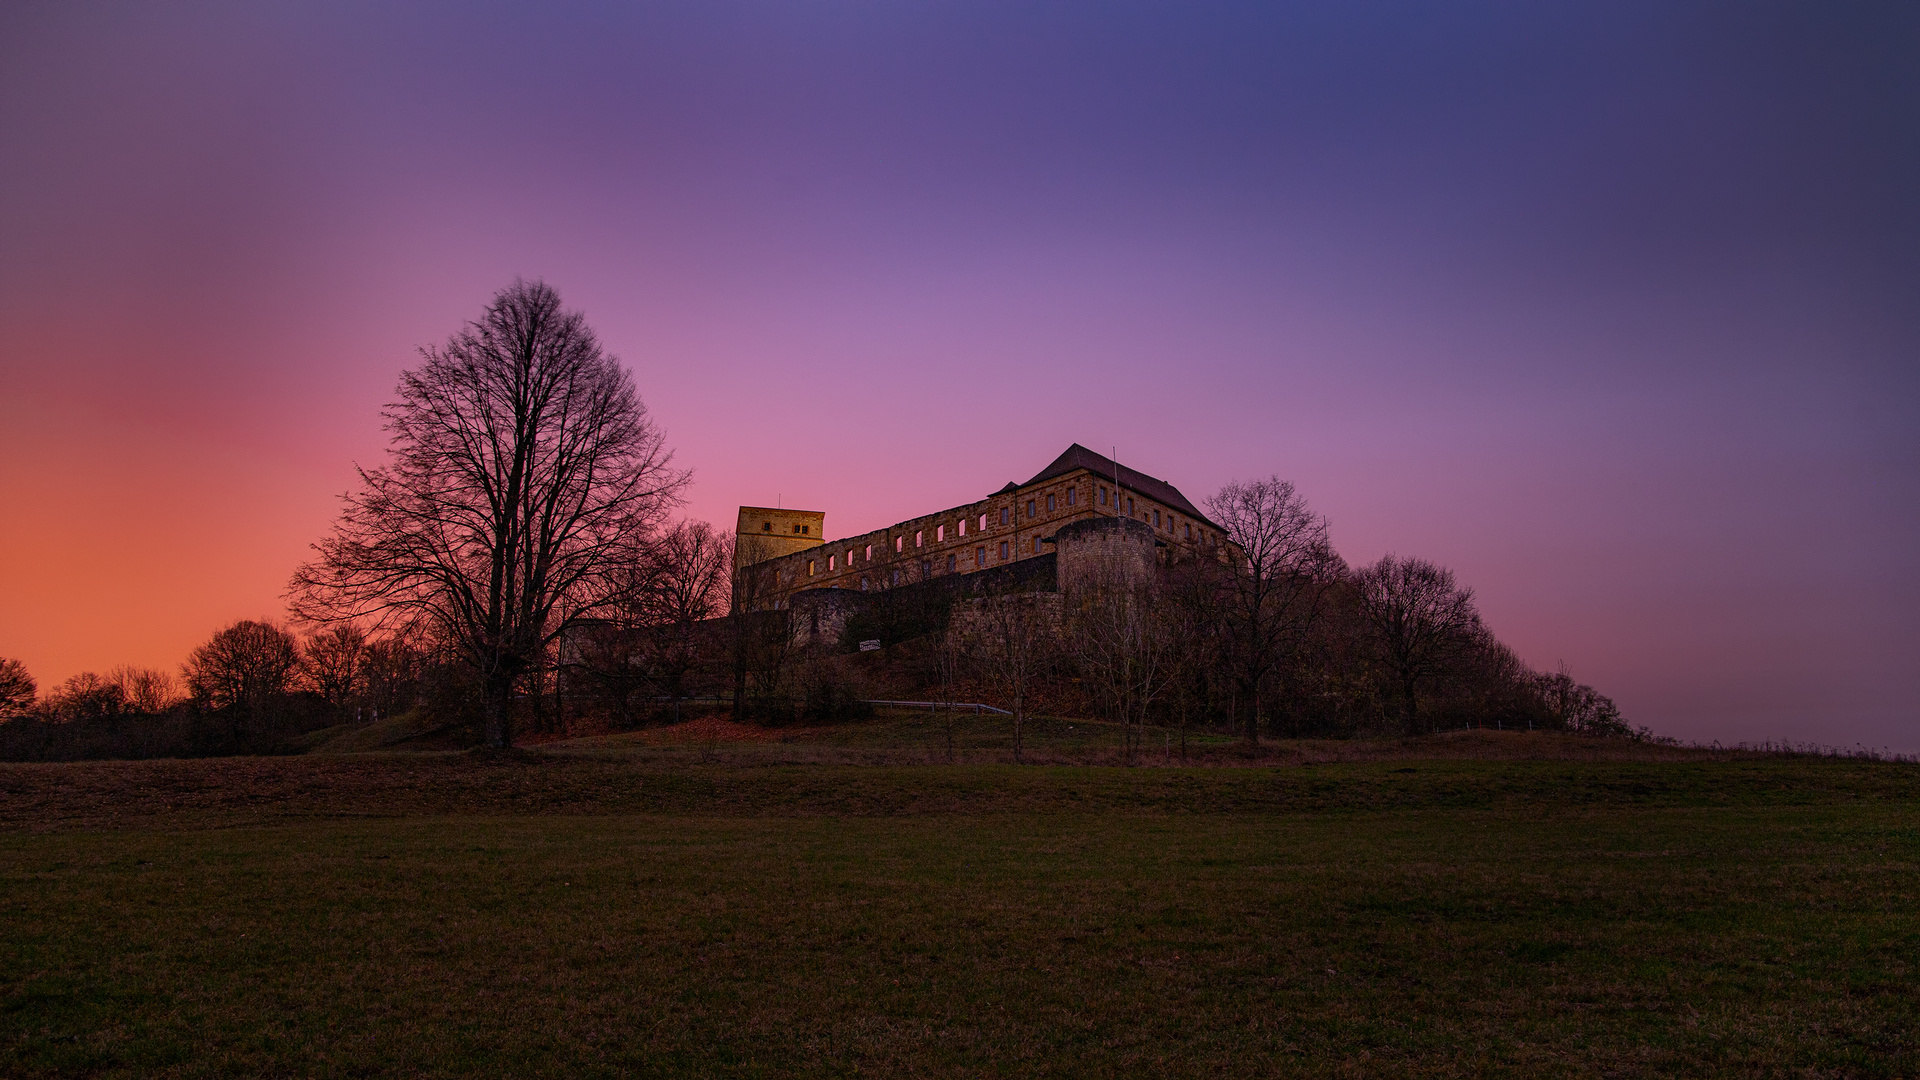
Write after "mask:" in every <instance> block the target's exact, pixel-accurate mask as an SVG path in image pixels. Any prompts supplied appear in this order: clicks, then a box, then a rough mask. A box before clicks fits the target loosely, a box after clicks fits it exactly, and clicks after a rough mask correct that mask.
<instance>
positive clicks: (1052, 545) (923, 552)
mask: <svg viewBox="0 0 1920 1080" xmlns="http://www.w3.org/2000/svg"><path fill="white" fill-rule="evenodd" d="M825 529H826V514H825V513H824V512H822V511H818V510H784V509H771V508H768V507H760V506H742V507H741V508H740V519H739V524H738V526H737V544H736V547H735V573H736V582H738V583H740V584H741V585H744V586H747V587H748V589H749V591H750V592H751V593H752V594H753V595H754V596H755V597H756V601H755V606H764V607H792V608H796V609H806V608H813V609H815V610H814V612H813V615H812V618H811V620H810V625H811V626H812V627H813V630H812V631H811V635H812V636H818V634H819V633H820V630H821V629H822V624H821V609H826V611H827V613H828V614H829V618H828V620H827V623H828V625H830V626H831V625H837V624H838V623H839V622H840V621H841V620H842V619H843V618H844V612H845V611H846V610H847V609H849V608H850V607H852V606H855V605H857V603H858V597H859V594H861V593H871V592H875V591H879V590H884V589H890V588H894V587H898V586H903V585H909V584H920V583H923V582H932V581H938V580H939V579H942V578H958V577H964V576H965V575H972V574H983V573H984V574H986V575H987V577H986V578H984V579H981V580H980V581H979V582H978V583H977V584H978V585H979V586H981V587H982V588H978V589H974V588H970V589H969V590H968V591H988V592H991V591H999V589H998V588H997V587H996V586H999V585H1001V584H1002V583H1006V584H1011V583H1013V582H1016V581H1017V582H1020V583H1022V584H1021V587H1023V588H1028V589H1034V588H1038V589H1041V590H1045V591H1053V592H1059V591H1062V590H1063V589H1071V587H1072V584H1073V583H1074V582H1075V581H1077V580H1080V579H1082V578H1084V577H1085V576H1086V575H1087V574H1089V573H1092V572H1094V570H1095V569H1096V568H1099V569H1102V570H1103V571H1104V570H1106V569H1111V568H1112V567H1113V565H1114V560H1115V558H1121V559H1123V560H1124V562H1126V563H1127V564H1130V565H1132V566H1133V567H1135V568H1136V569H1137V570H1145V569H1147V568H1150V567H1152V566H1154V565H1166V564H1168V563H1169V562H1173V561H1177V560H1179V559H1180V558H1181V557H1183V556H1190V555H1199V554H1204V553H1212V552H1215V551H1217V550H1218V549H1219V548H1220V546H1221V545H1222V544H1223V543H1226V540H1225V537H1224V535H1223V532H1222V530H1221V528H1220V526H1218V525H1216V524H1214V523H1213V522H1212V521H1209V520H1208V519H1207V517H1206V515H1204V514H1202V513H1201V512H1200V511H1199V510H1198V509H1197V508H1195V507H1194V505H1193V503H1191V502H1189V501H1188V500H1187V497H1186V496H1185V495H1182V494H1181V493H1180V490H1179V489H1178V488H1176V487H1174V486H1173V485H1172V484H1169V483H1167V482H1166V481H1165V480H1159V479H1156V478H1154V477H1151V476H1148V475H1146V474H1145V473H1142V472H1138V471H1135V470H1133V469H1129V468H1127V467H1126V466H1124V465H1120V464H1118V463H1116V462H1114V461H1113V460H1112V459H1110V458H1108V457H1105V456H1103V455H1101V454H1096V453H1094V452H1093V451H1091V450H1089V449H1087V448H1086V447H1084V446H1081V445H1080V444H1078V443H1075V444H1073V445H1072V446H1069V447H1067V449H1066V452H1065V453H1063V454H1061V455H1060V456H1059V457H1057V458H1055V459H1054V460H1053V463H1052V464H1050V465H1048V466H1047V467H1046V468H1044V469H1041V470H1040V471H1039V472H1038V473H1037V474H1035V475H1034V477H1033V478H1032V479H1031V480H1028V481H1027V482H1025V483H1013V482H1009V483H1008V484H1007V485H1006V486H1005V487H1003V488H1001V489H1000V490H998V491H996V492H994V493H993V494H991V495H989V496H987V497H986V498H984V499H981V500H980V501H978V502H973V503H968V504H966V505H964V506H956V507H952V508H951V509H947V510H942V511H939V512H938V513H933V514H928V515H926V516H924V517H917V518H912V519H909V520H907V521H903V522H900V523H899V524H897V525H890V526H888V527H886V528H884V529H875V530H874V531H872V532H868V533H862V534H860V535H858V536H850V537H846V538H843V539H837V540H833V541H831V542H829V541H828V540H827V539H826V532H825ZM1123 553H1124V554H1123ZM949 584H951V585H954V586H956V587H961V586H973V585H975V584H976V583H975V582H971V581H968V582H961V581H953V582H950V583H949ZM802 633H803V635H804V634H807V631H805V630H802Z"/></svg>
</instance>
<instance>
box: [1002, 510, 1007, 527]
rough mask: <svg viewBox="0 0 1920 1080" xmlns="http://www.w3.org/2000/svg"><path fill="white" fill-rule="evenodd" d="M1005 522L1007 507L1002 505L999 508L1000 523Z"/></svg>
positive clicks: (1003, 523)
mask: <svg viewBox="0 0 1920 1080" xmlns="http://www.w3.org/2000/svg"><path fill="white" fill-rule="evenodd" d="M1006 523H1007V508H1006V507H1004V506H1003V507H1001V508H1000V524H1002V525H1005V524H1006Z"/></svg>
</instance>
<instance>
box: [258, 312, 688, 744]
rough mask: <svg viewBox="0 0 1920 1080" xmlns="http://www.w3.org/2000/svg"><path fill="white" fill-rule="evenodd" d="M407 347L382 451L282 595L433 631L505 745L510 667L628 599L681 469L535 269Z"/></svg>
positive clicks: (627, 387)
mask: <svg viewBox="0 0 1920 1080" xmlns="http://www.w3.org/2000/svg"><path fill="white" fill-rule="evenodd" d="M421 356H422V360H423V362H422V364H421V365H420V366H419V367H418V368H415V369H413V370H410V371H407V372H405V373H403V374H402V376H401V380H400V387H399V399H398V400H397V401H395V402H393V403H392V404H390V405H388V406H387V408H386V409H385V411H384V415H385V417H386V420H387V430H388V431H389V432H390V433H391V447H390V450H391V460H390V462H389V463H388V464H386V465H384V466H381V467H379V468H374V469H362V470H360V481H361V486H360V490H359V491H357V492H353V493H350V494H348V495H346V496H345V497H344V501H345V504H346V506H345V509H344V510H343V511H342V513H341V516H340V520H339V523H338V524H337V525H336V526H335V528H334V531H333V534H332V535H331V536H329V537H327V538H326V539H325V540H323V541H321V542H320V543H319V544H316V545H315V550H316V551H317V552H318V557H317V558H316V559H314V560H313V561H311V562H309V563H307V564H306V565H304V566H302V567H301V568H300V570H299V571H298V572H297V573H296V574H295V575H294V579H293V583H292V587H291V589H290V592H289V599H290V601H291V605H292V608H293V611H294V613H295V614H296V616H298V617H300V618H302V619H306V620H311V621H318V622H332V621H337V620H341V619H350V618H363V617H372V618H374V619H376V620H399V621H422V622H426V623H428V624H430V625H432V626H434V627H435V628H437V629H438V630H439V631H441V632H442V633H443V634H444V635H445V636H446V637H447V639H448V640H450V641H452V642H454V643H455V644H456V646H457V647H458V649H459V650H460V653H461V655H462V656H463V657H464V658H465V659H466V660H467V661H468V662H469V663H470V664H472V666H473V667H474V668H475V669H476V671H477V672H478V674H479V675H480V676H481V677H482V679H483V681H484V682H485V684H486V686H487V688H488V702H489V704H488V737H489V741H491V742H493V743H495V744H496V745H504V744H505V742H506V741H507V740H508V739H509V733H508V731H507V729H506V727H505V725H506V723H507V721H506V714H505V711H504V710H505V708H506V702H507V700H508V698H509V696H510V694H511V690H512V684H513V680H514V679H515V678H516V677H518V675H519V674H520V673H521V672H522V671H524V670H526V668H527V667H528V666H529V665H530V664H533V663H534V662H536V660H537V658H538V657H539V656H540V655H542V653H543V651H544V650H545V648H546V646H547V645H548V644H549V643H550V642H551V641H552V640H553V639H554V638H555V637H557V636H558V635H559V634H560V633H562V632H563V631H564V630H565V629H566V628H567V627H568V626H569V625H570V624H571V623H573V622H574V621H575V620H577V619H579V618H582V617H586V616H589V615H593V614H596V613H598V612H602V611H605V610H609V609H611V608H614V607H617V606H619V605H620V604H622V603H624V602H626V601H628V600H630V599H631V590H632V589H633V588H635V587H636V582H642V581H644V575H635V574H633V573H632V572H631V571H632V568H633V567H634V566H636V565H638V564H641V563H643V562H644V561H645V546H646V545H647V543H648V542H649V541H650V540H651V539H652V537H653V536H654V534H655V533H656V532H657V530H658V528H659V526H660V524H661V523H662V521H663V519H664V517H665V515H666V514H667V512H668V511H669V510H670V509H671V508H672V507H673V506H674V505H676V503H677V501H678V499H677V497H678V493H679V491H680V489H681V488H682V486H683V485H684V484H685V482H686V479H687V478H686V474H685V473H683V472H680V471H677V470H675V469H674V468H673V467H672V464H671V457H672V455H671V454H669V453H668V452H667V451H666V449H665V447H664V440H663V437H662V435H661V433H660V431H659V430H658V429H657V428H656V427H655V426H654V425H653V423H652V422H651V420H650V419H649V417H648V415H647V411H646V408H645V406H644V405H642V403H641V401H640V397H639V395H638V394H637V393H636V392H635V391H634V387H633V381H632V379H631V378H630V377H629V375H628V374H627V372H626V369H625V368H623V367H621V365H620V364H619V362H618V361H616V360H615V359H614V358H613V357H611V356H609V355H607V354H606V352H604V351H603V350H602V349H601V347H600V343H599V341H598V340H597V339H596V338H595V336H594V334H593V331H592V330H591V329H590V328H589V327H588V326H587V324H586V320H585V319H584V318H583V317H582V316H581V315H580V313H578V312H573V311H565V310H563V309H562V308H561V306H560V297H559V295H558V294H557V293H556V292H555V291H554V290H553V289H552V288H550V287H548V286H547V285H545V284H544V283H541V282H537V281H536V282H532V283H527V282H515V283H514V284H513V285H512V286H510V287H508V288H506V289H504V290H502V291H501V292H500V293H499V294H498V295H497V296H495V297H494V299H493V302H492V303H491V304H490V305H488V307H487V310H486V312H485V313H484V314H483V315H482V316H481V317H480V319H479V321H477V322H475V323H473V324H471V325H469V326H468V327H467V328H466V329H464V330H461V331H460V332H459V333H457V334H455V335H454V336H453V337H452V338H450V339H449V340H448V341H447V343H446V344H445V345H444V346H442V347H440V348H428V349H423V350H422V351H421Z"/></svg>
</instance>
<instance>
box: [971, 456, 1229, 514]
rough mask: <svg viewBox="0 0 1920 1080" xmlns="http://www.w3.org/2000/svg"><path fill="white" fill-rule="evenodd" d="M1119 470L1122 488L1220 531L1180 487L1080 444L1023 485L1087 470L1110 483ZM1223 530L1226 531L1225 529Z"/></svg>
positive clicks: (1027, 485) (1055, 459)
mask: <svg viewBox="0 0 1920 1080" xmlns="http://www.w3.org/2000/svg"><path fill="white" fill-rule="evenodd" d="M1116 467H1117V468H1118V470H1119V473H1118V475H1119V478H1120V486H1121V487H1126V488H1132V489H1133V490H1134V491H1137V492H1139V493H1140V494H1142V495H1145V496H1146V497H1147V498H1149V499H1154V500H1157V501H1158V502H1160V503H1161V504H1162V505H1165V506H1171V507H1172V508H1174V509H1175V510H1178V511H1180V512H1181V513H1183V514H1186V515H1187V516H1189V517H1193V518H1197V519H1199V520H1201V521H1205V522H1207V524H1209V525H1213V527H1214V528H1216V529H1218V528H1220V526H1218V525H1215V524H1214V523H1213V522H1212V521H1208V520H1207V515H1205V514H1203V513H1201V512H1200V511H1199V509H1198V508H1196V507H1195V506H1194V505H1193V504H1192V503H1190V502H1188V501H1187V497H1186V496H1185V495H1182V494H1180V489H1179V488H1177V487H1174V486H1173V485H1172V484H1169V483H1167V482H1166V481H1165V480H1160V479H1156V478H1154V477H1151V476H1148V475H1147V474H1146V473H1143V472H1139V471H1137V470H1134V469H1129V468H1127V467H1126V466H1125V465H1120V466H1115V465H1114V462H1113V459H1112V458H1110V457H1107V456H1106V455H1105V454H1096V453H1094V452H1093V451H1091V450H1089V449H1087V448H1086V447H1084V446H1081V445H1080V444H1079V443H1074V444H1073V445H1072V446H1069V447H1067V451H1066V453H1064V454H1061V455H1060V456H1059V457H1057V458H1054V459H1053V464H1051V465H1049V466H1047V467H1046V468H1044V469H1041V470H1040V471H1039V473H1037V474H1036V475H1035V476H1034V478H1033V479H1031V480H1029V481H1027V482H1026V483H1025V484H1022V485H1020V486H1021V487H1029V486H1032V485H1034V484H1038V483H1040V482H1042V481H1045V480H1051V479H1053V478H1054V477H1056V476H1065V475H1066V474H1067V473H1070V472H1072V471H1073V470H1075V469H1086V470H1089V471H1090V472H1092V473H1094V474H1095V475H1096V476H1104V477H1106V478H1108V479H1109V480H1111V479H1113V477H1114V476H1115V472H1114V470H1115V469H1116ZM1009 486H1011V485H1009ZM1001 490H1002V491H1004V490H1006V489H1005V488H1002V489H1001ZM996 494H997V493H996ZM1221 531H1223V532H1224V531H1225V530H1221Z"/></svg>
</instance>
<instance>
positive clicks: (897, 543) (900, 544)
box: [893, 536, 907, 552]
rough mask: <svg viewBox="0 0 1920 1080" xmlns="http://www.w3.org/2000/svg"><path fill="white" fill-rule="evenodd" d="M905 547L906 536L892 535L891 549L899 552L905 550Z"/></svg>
mask: <svg viewBox="0 0 1920 1080" xmlns="http://www.w3.org/2000/svg"><path fill="white" fill-rule="evenodd" d="M906 547H907V538H906V537H904V536H896V537H894V538H893V550H894V551H895V552H900V551H905V550H906Z"/></svg>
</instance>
